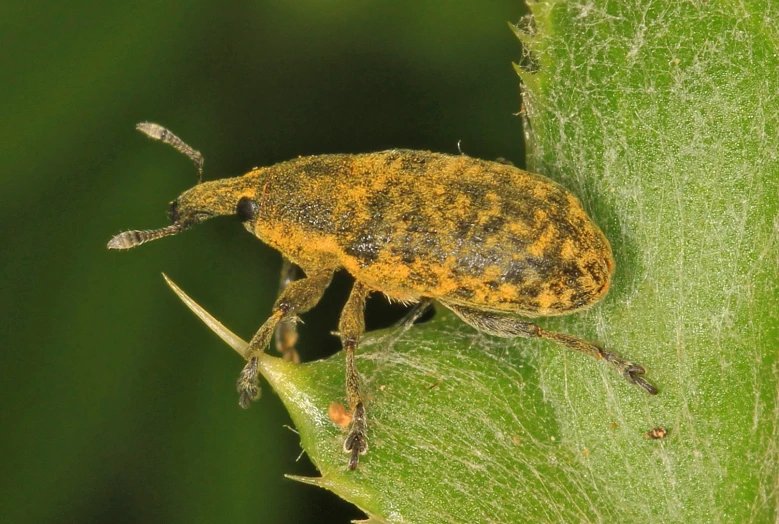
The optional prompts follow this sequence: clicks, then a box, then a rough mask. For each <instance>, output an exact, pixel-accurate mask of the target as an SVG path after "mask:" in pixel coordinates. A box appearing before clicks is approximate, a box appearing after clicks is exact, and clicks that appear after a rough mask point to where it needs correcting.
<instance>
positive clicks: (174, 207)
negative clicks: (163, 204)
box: [168, 200, 179, 224]
mask: <svg viewBox="0 0 779 524" xmlns="http://www.w3.org/2000/svg"><path fill="white" fill-rule="evenodd" d="M178 219H179V201H178V200H174V201H173V202H171V203H170V209H169V210H168V220H170V223H171V224H175V223H176V221H177V220H178Z"/></svg>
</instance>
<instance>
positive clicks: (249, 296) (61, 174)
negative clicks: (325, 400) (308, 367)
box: [0, 0, 523, 523]
mask: <svg viewBox="0 0 779 524" xmlns="http://www.w3.org/2000/svg"><path fill="white" fill-rule="evenodd" d="M8 4H11V3H8ZM16 4H19V5H18V6H15V7H12V6H10V5H4V6H3V7H2V8H0V20H1V21H0V43H2V48H3V52H2V53H0V75H1V76H0V80H2V83H1V84H0V85H2V89H1V90H0V93H2V96H0V115H2V119H0V144H2V149H1V151H2V157H0V158H1V160H0V165H2V170H0V176H2V182H3V185H2V189H0V199H1V201H2V206H0V213H1V214H2V230H1V231H2V232H1V233H0V235H2V239H0V240H2V242H1V243H0V246H2V284H1V285H2V319H1V320H2V328H1V329H2V331H1V333H2V360H1V361H0V379H1V382H0V392H1V394H2V398H1V399H0V400H1V401H2V407H1V408H0V430H1V433H0V434H1V435H2V437H1V438H2V440H0V442H2V453H3V459H2V460H0V483H2V484H1V485H0V521H2V522H87V521H112V522H113V521H127V522H130V521H132V522H137V521H176V522H267V523H274V522H346V521H348V519H349V518H356V517H359V515H360V513H359V512H358V511H356V510H355V509H353V508H351V507H349V506H348V505H346V504H345V503H342V502H340V501H339V500H338V499H336V498H335V497H334V496H331V495H330V494H328V493H326V492H323V491H319V490H317V489H315V488H313V487H310V486H304V485H300V484H296V483H294V482H292V481H290V480H285V479H284V478H283V476H282V475H283V474H284V473H296V474H304V475H306V474H308V475H313V474H315V470H314V469H313V468H312V466H311V465H310V463H309V462H308V461H307V459H306V458H305V457H303V458H301V459H300V460H298V461H296V458H297V457H298V455H299V453H300V448H299V445H298V440H297V437H296V435H295V434H294V433H293V432H292V431H291V430H290V429H287V428H285V427H284V425H285V424H289V423H290V422H289V419H288V418H287V416H286V414H285V412H284V411H283V409H282V407H281V404H280V402H279V401H278V399H277V398H276V397H275V396H274V395H273V394H272V393H271V392H270V391H269V390H268V389H267V388H266V389H265V395H264V397H263V399H262V400H261V401H260V402H259V403H257V404H256V405H255V406H254V407H253V408H252V409H251V410H249V411H242V410H240V409H239V408H238V406H237V397H236V394H235V391H234V383H235V379H236V377H237V374H238V371H239V370H240V368H241V362H240V360H239V359H238V358H237V357H236V355H235V354H234V353H233V352H232V350H230V349H228V348H227V347H226V346H225V345H224V344H223V343H222V342H220V341H219V340H217V339H216V337H214V336H213V335H212V334H210V333H209V331H208V330H207V329H206V328H205V327H204V326H202V325H201V323H200V322H199V321H198V320H196V319H195V317H194V316H193V315H192V314H191V313H190V312H188V311H187V310H186V309H185V307H184V306H183V305H182V304H181V303H179V301H178V299H177V298H175V297H174V295H173V294H172V292H171V291H170V290H168V288H167V287H166V286H165V284H164V282H163V280H162V277H161V276H160V273H161V272H162V271H165V272H167V273H168V274H169V275H170V276H171V277H172V278H173V279H174V280H175V281H176V282H177V283H178V284H179V285H181V286H182V287H183V288H184V289H185V290H186V291H187V292H189V293H190V294H191V295H192V296H193V297H194V298H196V299H197V300H198V301H200V302H201V303H202V304H203V305H204V306H205V307H207V308H208V309H209V310H210V311H211V312H213V313H214V314H215V315H217V317H219V318H220V319H222V320H223V321H224V322H225V323H226V324H227V325H228V326H229V327H231V328H232V329H234V330H235V331H236V332H237V333H239V334H241V335H242V336H243V337H245V338H248V337H250V336H251V335H252V334H253V333H254V330H256V328H257V327H258V326H259V324H260V323H261V321H262V320H264V318H265V316H266V315H267V314H268V313H269V311H270V307H271V305H272V303H273V299H274V295H275V291H276V283H277V274H278V270H279V267H280V258H279V256H278V254H277V253H275V252H273V251H272V250H270V249H269V248H266V247H265V246H263V245H262V244H261V243H260V242H259V241H257V240H256V239H254V238H252V237H251V236H249V235H248V234H247V233H246V232H245V231H244V230H243V228H242V227H240V226H239V224H238V223H237V222H236V221H233V220H229V219H225V220H214V221H211V222H208V223H206V224H204V225H202V226H200V227H198V228H196V229H195V230H193V231H190V232H187V233H186V234H182V235H181V236H178V237H175V238H170V239H166V240H164V241H159V242H155V243H153V244H150V245H148V246H143V247H141V248H139V249H137V250H133V251H129V252H109V251H108V250H107V249H106V248H105V244H106V241H107V240H108V239H109V238H110V237H111V236H112V235H113V234H115V233H117V232H119V231H121V230H124V229H129V228H156V227H160V226H163V225H165V224H166V223H167V219H166V210H167V205H168V202H169V201H170V200H172V199H173V198H175V197H176V196H177V195H178V194H179V193H181V192H182V191H184V190H185V189H187V188H188V187H190V186H192V185H193V184H194V183H195V181H196V175H195V171H194V169H193V168H192V165H191V163H190V162H189V161H188V160H187V159H186V158H184V157H183V156H181V155H179V154H177V153H176V152H175V151H173V150H172V149H170V148H169V147H167V146H163V145H161V144H159V143H156V142H153V141H151V140H148V139H147V138H145V137H143V136H142V135H141V134H140V133H137V132H136V131H135V130H134V125H135V123H136V122H139V121H143V120H151V121H155V122H159V123H162V124H164V125H166V126H168V127H170V128H171V129H172V130H173V131H174V132H176V133H177V134H179V135H180V136H181V137H182V138H183V139H184V140H186V141H187V142H189V143H190V144H191V145H192V146H193V147H195V148H197V149H199V150H200V151H201V152H202V153H203V154H204V156H205V159H206V162H205V167H206V178H220V177H224V176H234V175H238V174H242V173H243V172H245V171H247V170H248V169H249V168H251V167H252V166H255V165H267V164H271V163H274V162H278V161H281V160H285V159H288V158H291V157H294V156H297V155H307V154H318V153H336V152H338V153H356V152H365V151H373V150H380V149H388V148H393V147H404V148H415V149H431V150H435V151H442V152H450V153H451V152H456V151H457V143H458V141H462V142H461V147H462V150H463V151H464V152H466V153H468V154H470V155H472V156H477V157H482V158H487V159H494V158H497V157H506V158H508V159H510V160H512V161H514V162H515V163H521V162H522V158H523V152H522V149H521V141H522V136H521V128H520V121H519V119H518V118H517V117H516V116H514V115H513V114H512V113H515V112H516V111H518V110H519V92H518V79H517V77H516V75H515V74H514V72H513V70H512V67H511V61H517V60H519V59H520V56H521V50H520V45H519V43H518V42H517V41H516V39H515V38H514V36H513V35H512V33H511V31H510V30H509V28H508V27H507V25H506V22H507V21H512V22H515V21H517V20H518V18H519V17H520V16H521V15H522V13H523V6H522V5H521V2H520V1H519V0H501V1H497V2H476V1H474V0H471V1H467V0H457V1H452V0H450V1H446V2H444V1H437V2H436V1H432V0H423V1H420V0H405V1H397V0H393V1H390V0H386V1H381V2H380V1H374V2H358V1H356V0H348V1H341V2H324V1H310V0H308V1H300V0H297V1H294V2H293V1H290V2H282V1H275V2H253V3H235V4H233V5H232V7H224V3H223V2H158V1H154V2H151V1H146V0H143V1H139V2H133V3H127V4H125V5H120V4H115V3H113V2H92V3H90V2H86V1H81V2H61V3H59V4H60V5H59V6H57V5H56V4H55V3H42V5H39V6H37V7H35V6H33V5H32V4H31V3H26V4H25V5H24V7H22V6H21V4H22V3H21V2H17V3H16ZM346 282H347V280H346V278H345V277H343V278H340V279H339V280H338V281H337V282H336V284H337V286H336V287H335V288H334V289H333V290H332V291H331V292H329V293H328V295H327V296H326V299H325V300H324V303H323V304H321V305H320V306H319V307H318V308H317V309H315V310H314V311H313V312H312V313H310V314H308V315H306V316H305V317H304V320H305V321H306V325H305V326H304V327H303V329H302V331H303V333H302V335H303V340H302V342H301V353H302V355H303V358H304V359H314V358H320V357H322V356H324V355H327V354H330V353H332V352H334V351H337V349H338V346H337V343H336V342H337V341H336V339H335V338H334V337H331V336H330V335H329V331H330V330H332V329H334V328H335V326H336V318H337V313H338V310H339V308H340V306H341V304H342V302H343V300H344V290H343V285H344V284H345V283H346ZM369 314H370V316H369V327H370V326H373V327H377V326H380V325H383V324H386V323H387V322H388V321H389V320H390V319H391V318H392V317H393V315H394V316H397V312H396V311H391V310H390V309H388V308H387V307H386V306H382V304H381V300H379V299H373V300H372V301H371V303H370V304H369ZM399 481H402V479H399ZM420 502H421V501H420Z"/></svg>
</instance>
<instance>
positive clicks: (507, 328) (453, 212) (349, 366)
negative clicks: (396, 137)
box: [108, 123, 657, 469]
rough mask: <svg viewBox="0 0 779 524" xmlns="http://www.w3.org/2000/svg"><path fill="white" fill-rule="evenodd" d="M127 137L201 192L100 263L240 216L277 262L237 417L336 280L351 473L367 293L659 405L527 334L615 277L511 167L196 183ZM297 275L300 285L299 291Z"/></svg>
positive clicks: (406, 157) (432, 156) (476, 164)
mask: <svg viewBox="0 0 779 524" xmlns="http://www.w3.org/2000/svg"><path fill="white" fill-rule="evenodd" d="M137 127H138V129H139V130H141V131H143V132H144V133H146V134H147V135H148V136H150V137H152V138H155V139H157V140H161V141H163V142H166V143H168V144H170V145H172V146H173V147H175V148H176V149H178V150H179V151H181V152H182V153H184V154H186V155H187V156H188V157H189V158H190V159H192V161H193V162H194V163H195V165H196V167H197V169H198V173H199V180H198V184H197V185H196V186H194V187H193V188H192V189H189V190H188V191H185V192H184V193H183V194H182V195H181V196H179V197H178V198H177V199H176V200H174V201H173V202H172V203H171V204H170V211H169V218H170V222H171V224H170V225H169V226H167V227H164V228H161V229H156V230H145V231H126V232H124V233H121V234H119V235H116V236H115V237H114V238H112V239H111V241H110V242H109V243H108V247H109V248H110V249H129V248H132V247H135V246H138V245H140V244H143V243H144V242H148V241H150V240H155V239H158V238H162V237H165V236H170V235H175V234H177V233H180V232H182V231H184V230H186V229H189V228H190V227H192V226H194V225H196V224H199V223H200V222H203V221H204V220H207V219H209V218H213V217H216V216H222V215H237V216H238V218H239V219H240V220H241V221H242V222H243V225H244V227H245V228H246V229H247V230H248V231H249V232H250V233H252V234H254V235H255V236H256V237H258V238H259V239H260V240H262V241H263V242H265V243H266V244H268V245H269V246H271V247H273V248H275V249H276V250H278V251H279V252H281V254H282V256H283V260H284V271H283V274H282V279H281V283H282V285H281V291H280V294H279V297H278V299H277V300H276V303H275V305H274V306H273V310H272V312H271V315H270V317H269V318H268V319H267V320H266V321H265V323H263V324H262V326H261V327H260V328H259V330H258V331H257V333H256V334H255V335H254V337H252V339H251V341H250V342H249V350H248V351H249V353H248V355H249V358H248V359H247V363H246V365H245V366H244V368H243V370H242V371H241V373H240V375H239V378H238V382H237V389H238V393H239V403H240V405H241V406H242V407H244V408H245V407H248V406H249V404H250V403H251V401H252V400H255V399H257V398H258V396H259V392H260V389H259V382H258V370H257V366H258V358H259V356H260V355H261V354H262V353H263V352H264V351H265V350H266V348H267V347H268V345H269V344H270V341H271V338H272V337H273V335H274V333H275V334H276V345H277V348H278V349H279V350H280V351H281V352H282V354H283V355H285V358H287V359H289V360H296V353H295V348H294V345H295V340H296V338H297V334H296V332H295V330H294V323H295V321H296V320H297V318H298V317H297V315H299V314H301V313H304V312H306V311H308V310H310V309H311V308H313V307H314V306H315V305H316V304H317V302H319V299H320V298H321V297H322V295H323V294H324V292H325V289H326V288H327V287H328V285H329V284H330V281H331V280H332V278H333V274H334V273H335V271H338V270H341V269H343V270H345V271H347V272H348V273H349V274H351V275H352V276H353V277H354V280H355V282H354V286H353V287H352V290H351V293H350V295H349V298H348V299H347V301H346V304H345V306H344V308H343V311H342V313H341V318H340V321H339V325H338V334H339V336H340V338H341V343H342V345H343V349H344V352H345V355H346V398H347V400H348V404H349V410H350V415H349V417H348V418H349V420H350V422H349V429H348V433H347V436H346V439H345V441H344V451H346V452H347V453H349V462H348V467H349V469H354V468H355V467H356V466H357V464H358V461H359V457H360V455H363V454H365V452H366V451H367V449H368V440H367V434H368V424H367V417H366V411H365V401H364V396H363V392H362V391H361V388H360V376H359V374H358V371H357V367H356V364H355V351H356V350H357V348H358V344H359V341H360V337H361V336H362V334H363V332H364V331H365V321H364V310H365V301H366V299H367V298H368V296H369V295H370V294H371V293H373V292H379V293H383V294H384V295H386V296H387V297H389V298H390V299H394V300H399V301H402V302H408V303H428V302H429V301H431V300H435V301H437V302H438V303H439V304H441V305H443V306H444V307H446V308H449V309H450V310H452V311H453V312H454V313H455V314H456V315H457V316H458V317H460V318H461V319H462V320H463V321H464V322H465V323H467V324H469V325H471V326H472V327H474V328H476V329H477V330H479V331H481V332H484V333H488V334H490V335H496V336H498V337H507V338H509V337H530V338H541V339H546V340H550V341H552V342H555V343H557V344H559V345H561V346H564V347H567V348H569V349H573V350H575V351H579V352H582V353H585V354H587V355H590V356H592V357H595V358H597V359H603V360H605V361H606V362H608V363H609V364H611V365H612V366H614V367H615V368H616V369H617V370H618V371H619V372H620V373H621V374H622V375H623V376H624V377H625V378H626V379H627V380H628V381H629V382H631V383H634V384H637V385H638V386H640V387H642V388H643V389H644V390H646V391H647V392H648V393H650V394H656V393H657V389H655V387H654V386H653V385H652V384H650V383H649V382H648V381H647V380H646V379H645V378H644V375H645V373H646V371H645V369H644V368H643V367H642V366H641V365H639V364H636V363H634V362H631V361H628V360H625V359H623V358H621V357H619V356H618V355H617V354H615V353H613V352H612V351H609V350H606V349H604V348H602V347H600V346H599V345H596V344H594V343H591V342H587V341H585V340H582V339H579V338H577V337H574V336H571V335H567V334H564V333H558V332H554V331H547V330H545V329H542V328H541V327H540V326H538V325H537V324H536V323H535V322H532V321H530V320H528V319H532V318H535V317H546V316H556V315H566V314H569V313H574V312H577V311H582V310H584V309H586V308H588V307H590V306H592V305H593V304H595V303H596V302H598V301H599V300H601V299H602V298H603V296H604V295H605V294H606V292H607V291H608V289H609V285H610V282H611V278H612V275H613V273H614V268H615V264H614V258H613V255H612V251H611V246H610V244H609V242H608V240H607V239H606V237H605V236H604V234H603V233H602V232H601V230H600V229H599V228H598V226H596V225H595V223H594V222H593V221H592V219H591V218H590V217H589V216H588V215H587V213H586V212H585V210H584V208H583V206H582V204H581V202H580V201H579V199H577V198H576V197H575V196H574V195H573V194H571V193H570V192H569V191H568V190H566V189H565V188H564V187H562V186H561V185H560V184H558V183H556V182H554V181H552V180H550V179H548V178H546V177H543V176H541V175H537V174H533V173H529V172H527V171H523V170H521V169H518V168H516V167H514V166H512V165H510V164H507V163H499V162H490V161H485V160H478V159H475V158H471V157H468V156H466V155H463V154H460V155H448V154H440V153H431V152H429V151H412V150H390V151H381V152H378V153H368V154H334V155H316V156H308V157H300V158H296V159H294V160H289V161H286V162H281V163H279V164H275V165H272V166H269V167H260V168H255V169H253V170H251V171H249V172H248V173H246V174H245V175H243V176H239V177H235V178H226V179H222V180H215V181H209V182H203V181H202V169H203V158H202V156H201V155H200V153H199V152H197V151H195V150H194V149H192V148H191V147H189V146H188V145H186V144H185V143H184V142H183V141H181V140H180V139H179V138H178V137H176V136H175V135H174V134H173V133H171V132H170V131H168V130H167V129H165V128H164V127H162V126H159V125H157V124H151V123H142V124H138V126H137ZM298 268H299V269H300V270H302V273H303V275H302V278H300V279H297V280H296V279H295V278H294V276H295V272H297V270H298ZM522 317H524V318H522Z"/></svg>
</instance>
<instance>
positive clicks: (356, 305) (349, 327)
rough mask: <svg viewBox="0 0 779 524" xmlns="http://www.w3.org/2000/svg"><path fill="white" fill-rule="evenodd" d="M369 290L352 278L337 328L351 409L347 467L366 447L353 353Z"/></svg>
mask: <svg viewBox="0 0 779 524" xmlns="http://www.w3.org/2000/svg"><path fill="white" fill-rule="evenodd" d="M369 293H370V291H369V290H368V288H366V287H365V285H363V284H361V283H360V282H355V283H354V287H353V288H352V292H351V294H350V295H349V299H348V300H347V301H346V305H345V306H344V309H343V312H341V321H340V322H339V323H338V331H339V332H340V335H341V344H343V348H344V351H345V352H346V397H347V399H348V401H349V408H350V409H351V410H352V425H351V428H350V430H349V434H348V435H347V437H346V440H345V441H344V451H346V452H347V453H350V456H349V469H354V468H356V467H357V462H358V461H359V459H360V455H364V454H365V453H366V452H367V451H368V440H367V433H368V424H367V419H366V417H365V405H364V404H363V400H362V395H361V394H360V374H359V373H358V372H357V366H356V364H355V362H354V353H355V351H356V350H357V345H358V344H359V341H360V336H361V335H362V334H363V333H364V332H365V299H366V298H367V297H368V294H369Z"/></svg>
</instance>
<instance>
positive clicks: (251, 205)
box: [235, 197, 257, 222]
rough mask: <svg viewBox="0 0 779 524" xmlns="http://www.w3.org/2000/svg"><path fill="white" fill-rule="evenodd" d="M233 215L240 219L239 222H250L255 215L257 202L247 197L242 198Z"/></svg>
mask: <svg viewBox="0 0 779 524" xmlns="http://www.w3.org/2000/svg"><path fill="white" fill-rule="evenodd" d="M235 214H236V215H238V218H239V219H241V222H246V221H247V220H251V219H253V218H254V216H255V215H256V214H257V202H255V201H254V200H252V199H251V198H249V197H243V198H241V199H240V200H239V201H238V205H236V206H235Z"/></svg>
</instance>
